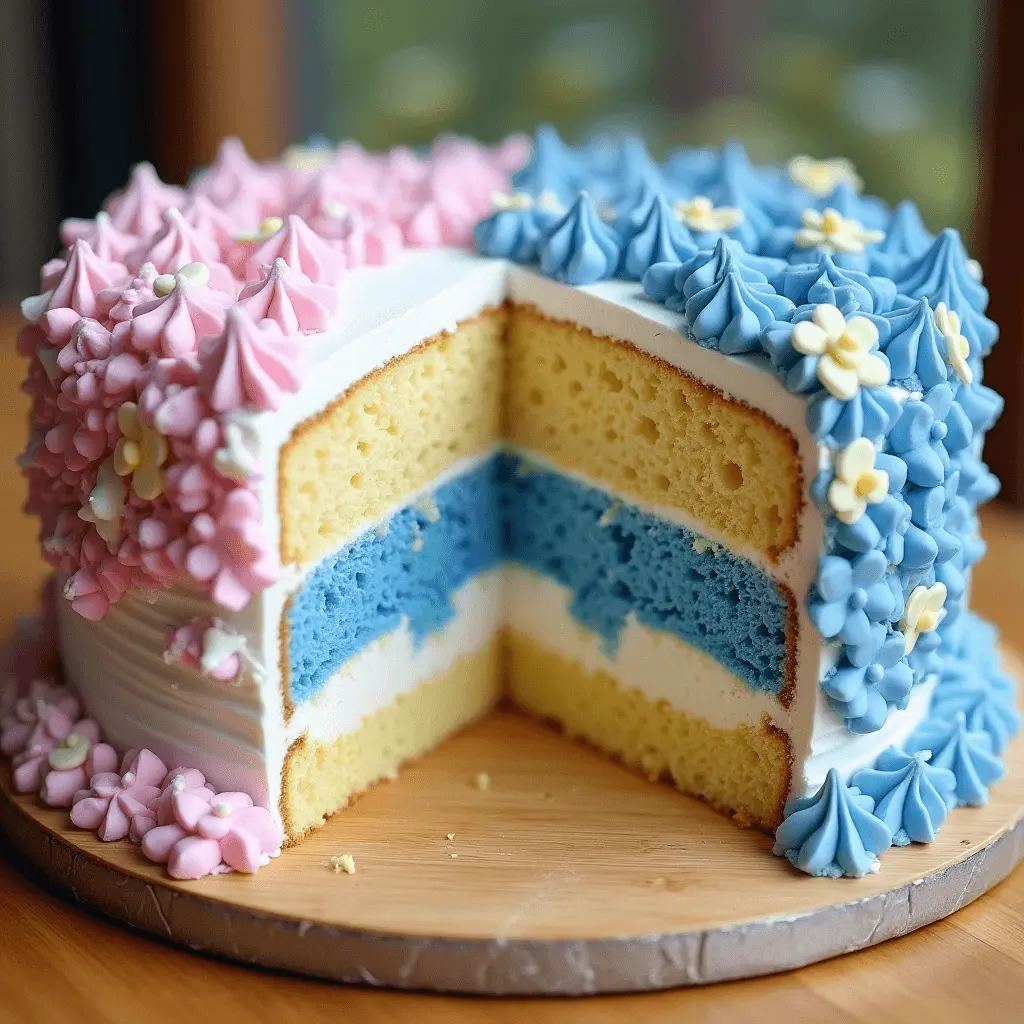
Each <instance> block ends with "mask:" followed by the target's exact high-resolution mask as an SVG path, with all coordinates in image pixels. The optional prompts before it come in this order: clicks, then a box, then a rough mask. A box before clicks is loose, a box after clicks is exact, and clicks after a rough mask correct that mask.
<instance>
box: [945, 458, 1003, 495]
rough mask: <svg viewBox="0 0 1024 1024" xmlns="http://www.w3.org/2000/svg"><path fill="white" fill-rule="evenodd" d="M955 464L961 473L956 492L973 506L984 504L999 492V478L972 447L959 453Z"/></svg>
mask: <svg viewBox="0 0 1024 1024" xmlns="http://www.w3.org/2000/svg"><path fill="white" fill-rule="evenodd" d="M954 464H955V468H956V470H957V472H958V473H959V479H958V481H957V492H956V493H957V494H958V495H959V496H960V497H962V498H963V499H964V500H965V501H967V503H968V504H969V505H970V506H971V507H972V508H977V507H978V506H979V505H984V504H985V502H987V501H991V500H992V499H993V498H994V497H995V496H996V495H997V494H998V493H999V478H998V477H997V476H995V475H994V474H993V473H991V472H990V471H989V468H988V466H987V465H986V464H985V463H984V462H982V461H981V459H979V458H978V456H977V455H975V454H974V452H973V451H971V450H970V449H964V451H962V452H959V453H957V456H956V458H955V460H954Z"/></svg>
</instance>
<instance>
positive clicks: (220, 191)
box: [192, 138, 282, 217]
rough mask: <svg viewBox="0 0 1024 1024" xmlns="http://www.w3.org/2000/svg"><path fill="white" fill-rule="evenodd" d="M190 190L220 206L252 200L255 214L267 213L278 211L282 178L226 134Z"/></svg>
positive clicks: (265, 214)
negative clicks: (255, 209)
mask: <svg viewBox="0 0 1024 1024" xmlns="http://www.w3.org/2000/svg"><path fill="white" fill-rule="evenodd" d="M192 191H193V192H194V193H195V194H196V195H202V196H206V197H207V198H208V199H210V200H212V201H213V202H214V203H216V204H217V205H218V206H221V207H236V206H238V205H239V204H241V203H243V202H245V203H255V204H256V207H257V210H258V216H259V217H268V216H272V215H274V214H277V213H278V212H279V211H280V206H281V198H282V182H281V179H280V177H279V176H278V175H277V174H276V173H274V172H273V171H271V170H269V169H268V168H264V167H261V166H260V165H259V164H258V163H256V162H255V161H254V160H252V159H251V158H250V156H249V154H248V153H246V151H245V147H244V146H243V145H242V143H241V142H240V141H239V140H238V139H235V138H227V139H224V140H222V142H221V144H220V146H218V148H217V158H216V159H215V160H214V161H213V163H212V164H210V166H209V167H208V168H207V169H206V171H204V172H203V174H202V176H201V177H200V178H199V180H198V181H196V183H195V185H194V186H193V188H192Z"/></svg>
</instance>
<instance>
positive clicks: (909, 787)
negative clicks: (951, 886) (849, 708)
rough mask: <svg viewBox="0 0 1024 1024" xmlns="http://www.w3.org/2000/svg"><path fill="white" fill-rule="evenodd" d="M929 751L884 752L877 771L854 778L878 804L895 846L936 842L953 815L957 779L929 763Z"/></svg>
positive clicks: (866, 771) (867, 770)
mask: <svg viewBox="0 0 1024 1024" xmlns="http://www.w3.org/2000/svg"><path fill="white" fill-rule="evenodd" d="M930 757H931V755H930V753H929V752H928V751H918V752H917V753H915V754H905V753H903V751H901V750H897V749H896V748H895V747H889V748H888V749H887V750H883V751H882V753H881V754H879V756H878V760H877V762H875V767H874V768H862V769H861V770H860V771H859V772H856V773H855V774H854V775H853V777H852V778H851V779H850V783H851V785H854V786H856V787H857V788H858V789H859V790H860V791H861V792H862V793H865V794H867V795H868V796H870V797H871V798H872V799H873V800H874V801H875V809H874V815H875V817H876V818H880V819H881V820H882V821H884V822H885V824H886V826H887V827H888V829H889V831H890V832H892V834H893V835H892V842H893V846H909V845H910V843H932V842H934V841H935V837H936V836H937V835H938V832H939V829H940V828H941V826H942V823H943V822H944V821H945V820H946V815H947V814H948V813H949V806H950V804H951V801H952V798H953V791H954V790H955V789H956V776H955V775H954V774H953V773H952V772H951V771H950V770H949V769H948V768H938V767H936V766H934V765H931V764H929V763H928V761H929V759H930Z"/></svg>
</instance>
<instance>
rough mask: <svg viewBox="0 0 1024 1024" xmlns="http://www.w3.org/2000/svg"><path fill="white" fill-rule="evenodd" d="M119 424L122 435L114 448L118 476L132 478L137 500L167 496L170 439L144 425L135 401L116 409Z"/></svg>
mask: <svg viewBox="0 0 1024 1024" xmlns="http://www.w3.org/2000/svg"><path fill="white" fill-rule="evenodd" d="M117 425H118V427H119V428H120V430H121V434H122V436H121V437H120V438H119V439H118V442H117V445H116V446H115V448H114V460H113V461H114V470H115V472H116V473H117V475H118V476H130V477H131V478H132V490H133V491H134V492H135V493H136V495H138V497H140V498H142V499H143V500H144V501H154V500H155V499H156V498H159V497H160V495H161V494H163V493H164V471H163V468H162V467H163V464H164V463H165V462H166V461H167V454H168V449H167V438H165V437H164V435H163V434H161V433H160V431H159V430H157V429H156V427H147V426H146V425H145V424H144V423H143V422H142V418H141V417H140V416H139V407H138V406H137V405H136V404H135V403H134V402H125V403H124V404H123V405H122V406H121V408H120V409H118V410H117Z"/></svg>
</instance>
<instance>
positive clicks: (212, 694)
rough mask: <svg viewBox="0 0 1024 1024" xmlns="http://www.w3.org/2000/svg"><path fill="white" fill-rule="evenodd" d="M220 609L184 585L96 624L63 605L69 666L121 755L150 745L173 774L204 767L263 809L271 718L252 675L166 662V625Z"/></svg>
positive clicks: (138, 598) (125, 604) (134, 598)
mask: <svg viewBox="0 0 1024 1024" xmlns="http://www.w3.org/2000/svg"><path fill="white" fill-rule="evenodd" d="M220 610H221V609H220V608H219V607H218V606H217V605H214V604H213V603H212V602H210V600H209V599H208V598H207V597H206V596H205V595H204V594H201V593H200V592H199V591H196V590H186V589H184V588H181V587H176V588H174V589H171V590H164V591H159V592H157V593H155V594H152V595H149V594H140V593H132V594H128V595H127V596H125V597H124V598H122V599H121V600H120V601H118V602H117V604H115V605H113V606H112V607H111V609H110V612H109V613H108V614H107V616H106V617H105V618H103V619H101V620H100V621H98V622H93V621H90V620H89V619H84V618H82V616H80V615H79V614H78V613H77V612H75V611H73V610H72V609H71V606H70V605H69V604H63V603H62V604H60V605H59V606H58V619H59V624H60V635H61V655H62V658H63V661H64V670H65V672H66V673H67V677H68V679H69V680H70V681H71V683H72V684H73V685H74V686H75V688H76V689H77V690H78V692H79V694H80V695H81V697H82V701H83V702H84V704H85V708H86V710H87V712H88V714H89V716H90V717H91V718H94V719H95V720H96V721H97V722H98V723H99V725H100V729H101V730H102V733H103V737H104V739H106V740H107V741H108V742H109V743H111V744H113V745H114V746H116V747H117V748H118V749H119V750H122V751H124V750H130V749H132V748H138V747H149V748H150V749H151V750H152V751H153V752H154V753H156V754H157V755H158V756H159V757H160V758H161V759H162V760H163V761H164V762H165V763H166V764H167V766H168V768H173V767H178V766H182V765H184V766H186V767H190V768H198V769H199V770H200V771H201V772H203V774H205V775H206V776H207V778H208V779H209V780H210V781H211V782H212V783H213V784H214V785H215V786H216V787H217V788H218V789H219V790H241V791H243V792H246V793H249V794H250V795H251V796H252V798H253V800H255V801H256V802H257V803H266V801H267V800H268V798H269V785H268V773H267V759H266V756H265V754H264V750H265V745H266V742H267V736H266V732H265V729H264V726H265V724H266V721H267V716H266V709H265V708H264V706H263V703H262V701H261V694H260V687H259V686H258V684H257V683H256V682H255V680H254V677H253V675H252V674H249V673H243V675H242V676H241V677H240V679H239V680H238V681H237V682H230V683H229V682H218V681H217V680H215V679H212V678H210V677H209V676H204V675H202V674H200V673H199V672H197V671H195V670H194V669H190V668H186V667H184V666H182V665H178V664H170V665H169V664H167V663H166V662H165V661H164V657H163V653H164V648H165V639H164V631H165V629H166V628H167V626H168V625H169V624H173V625H175V626H177V625H183V624H184V623H186V622H188V621H189V620H191V619H192V618H195V617H204V616H207V615H211V614H216V613H217V612H218V611H220ZM246 642H247V643H248V640H247V641H246Z"/></svg>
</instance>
